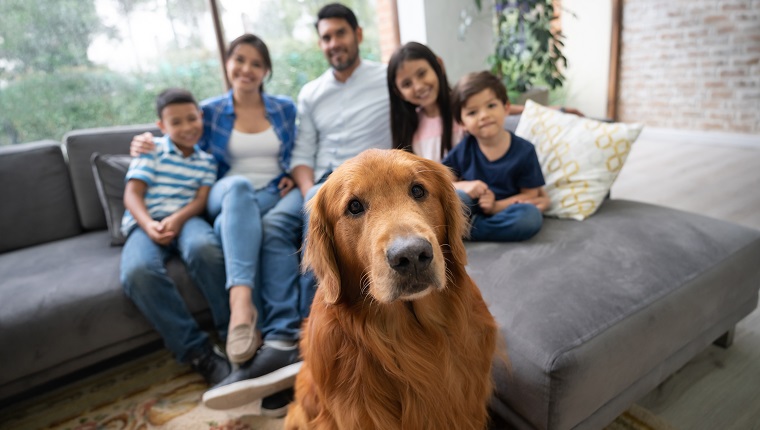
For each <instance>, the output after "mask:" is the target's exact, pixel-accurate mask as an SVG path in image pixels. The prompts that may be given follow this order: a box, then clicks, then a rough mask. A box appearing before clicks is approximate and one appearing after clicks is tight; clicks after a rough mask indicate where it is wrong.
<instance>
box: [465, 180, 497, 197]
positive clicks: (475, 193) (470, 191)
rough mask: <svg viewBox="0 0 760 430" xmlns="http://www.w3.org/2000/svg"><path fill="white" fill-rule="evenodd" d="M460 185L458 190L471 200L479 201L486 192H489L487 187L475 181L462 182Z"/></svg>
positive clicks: (479, 181)
mask: <svg viewBox="0 0 760 430" xmlns="http://www.w3.org/2000/svg"><path fill="white" fill-rule="evenodd" d="M460 184H461V185H460V189H461V190H462V191H464V192H465V193H467V195H468V196H470V197H471V198H472V199H479V198H480V197H481V196H482V195H483V194H484V193H485V192H486V191H489V190H488V185H486V183H485V182H483V181H481V180H477V179H476V180H474V181H462V182H460ZM492 194H493V193H492Z"/></svg>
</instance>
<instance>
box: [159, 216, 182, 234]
mask: <svg viewBox="0 0 760 430" xmlns="http://www.w3.org/2000/svg"><path fill="white" fill-rule="evenodd" d="M176 215H177V214H176V213H174V214H172V215H169V216H168V217H166V218H164V219H162V220H161V222H160V224H161V228H162V230H163V231H165V232H170V233H172V234H173V235H174V237H177V236H178V235H179V232H180V231H182V225H183V224H184V222H183V221H180V219H179V217H177V216H176Z"/></svg>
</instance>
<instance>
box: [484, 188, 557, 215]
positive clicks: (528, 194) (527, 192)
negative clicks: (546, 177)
mask: <svg viewBox="0 0 760 430" xmlns="http://www.w3.org/2000/svg"><path fill="white" fill-rule="evenodd" d="M541 188H542V187H536V188H522V189H520V193H518V194H515V195H514V196H509V197H507V198H506V199H501V200H496V202H494V204H493V208H492V209H491V212H486V213H487V214H489V215H491V214H495V213H498V212H501V211H503V210H504V209H506V208H508V207H509V206H511V205H513V204H515V203H531V200H533V199H536V198H538V197H539V190H540V189H541ZM547 199H548V196H547ZM539 209H540V208H539ZM484 212H485V211H484Z"/></svg>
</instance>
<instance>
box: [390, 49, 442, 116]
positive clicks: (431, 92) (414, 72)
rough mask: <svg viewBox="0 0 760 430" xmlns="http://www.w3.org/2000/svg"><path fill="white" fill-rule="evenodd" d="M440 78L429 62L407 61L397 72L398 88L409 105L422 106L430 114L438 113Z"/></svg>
mask: <svg viewBox="0 0 760 430" xmlns="http://www.w3.org/2000/svg"><path fill="white" fill-rule="evenodd" d="M439 85H440V83H439V82H438V77H437V76H436V74H435V70H433V68H432V67H430V63H428V62H427V60H407V61H403V62H401V65H399V67H398V69H397V70H396V88H397V89H398V91H399V93H401V97H402V98H403V99H404V100H406V101H408V102H409V103H411V104H413V105H417V106H422V108H423V109H424V110H425V112H427V113H429V114H437V113H438V105H436V101H437V100H438V87H439Z"/></svg>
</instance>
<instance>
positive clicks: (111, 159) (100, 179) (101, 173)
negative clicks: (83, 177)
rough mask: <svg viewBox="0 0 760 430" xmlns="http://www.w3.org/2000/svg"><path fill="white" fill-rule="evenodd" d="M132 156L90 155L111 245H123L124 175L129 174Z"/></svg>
mask: <svg viewBox="0 0 760 430" xmlns="http://www.w3.org/2000/svg"><path fill="white" fill-rule="evenodd" d="M131 161H132V157H130V156H129V155H125V154H102V155H101V154H99V153H97V152H95V153H93V154H92V157H90V163H91V164H92V173H93V176H95V187H96V188H97V189H98V198H99V199H100V204H101V205H102V206H103V211H104V212H105V215H106V224H107V225H108V233H109V234H110V235H111V245H114V246H118V245H123V244H124V241H125V240H126V238H125V237H124V235H123V234H121V218H122V216H124V177H126V176H127V170H129V163H130V162H131Z"/></svg>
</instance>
